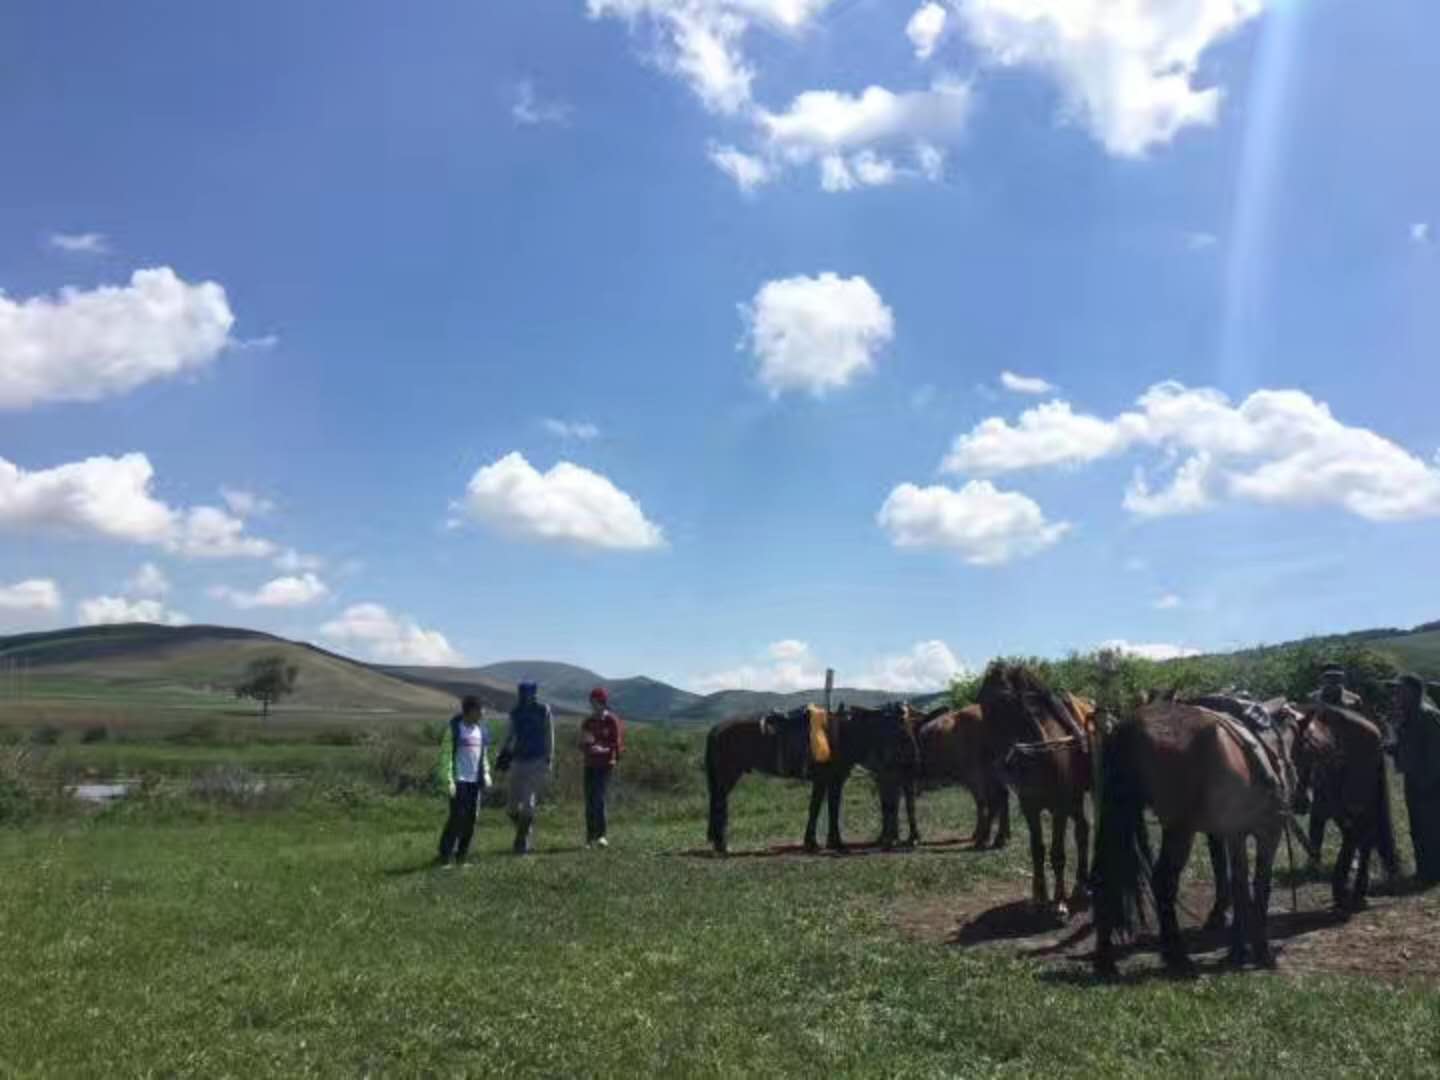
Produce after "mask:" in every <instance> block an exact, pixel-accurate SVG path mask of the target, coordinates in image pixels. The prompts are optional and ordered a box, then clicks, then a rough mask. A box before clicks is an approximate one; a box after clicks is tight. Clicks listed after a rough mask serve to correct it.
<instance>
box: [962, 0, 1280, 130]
mask: <svg viewBox="0 0 1440 1080" xmlns="http://www.w3.org/2000/svg"><path fill="white" fill-rule="evenodd" d="M1262 7H1263V0H958V9H957V13H958V16H959V21H960V24H961V26H962V27H963V28H964V31H965V33H966V34H967V35H968V36H969V38H970V40H971V41H972V42H973V43H974V44H975V45H976V46H977V47H978V48H979V49H981V50H982V51H983V52H984V53H985V54H986V55H987V56H988V57H989V59H990V60H991V61H992V62H994V63H996V64H1000V65H1003V66H1014V65H1024V66H1027V67H1034V68H1038V69H1040V70H1043V71H1045V72H1046V73H1048V74H1049V75H1050V77H1051V78H1053V79H1054V80H1055V82H1056V83H1057V84H1058V86H1059V88H1060V91H1061V94H1062V95H1063V98H1064V101H1065V113H1066V115H1067V117H1069V118H1072V119H1074V120H1076V121H1078V122H1079V123H1082V124H1083V125H1084V126H1085V127H1086V128H1087V129H1088V130H1089V131H1090V132H1091V134H1093V135H1094V137H1095V138H1096V139H1098V140H1099V141H1100V142H1101V143H1102V144H1103V145H1104V146H1105V148H1106V149H1107V150H1109V151H1110V152H1111V153H1112V154H1116V155H1120V156H1125V157H1136V156H1140V155H1143V154H1144V153H1145V152H1146V151H1147V150H1148V149H1150V148H1151V147H1152V146H1155V145H1157V144H1162V143H1167V142H1169V141H1170V140H1171V139H1173V138H1174V137H1175V135H1176V134H1177V133H1178V132H1179V131H1181V130H1182V129H1184V128H1186V127H1188V126H1190V125H1195V124H1199V125H1208V124H1213V123H1214V122H1215V118H1216V115H1217V113H1218V110H1219V107H1220V98H1221V90H1220V88H1219V87H1213V86H1212V87H1205V88H1197V87H1196V86H1195V85H1194V78H1195V75H1196V70H1197V68H1198V66H1199V62H1200V57H1201V55H1202V54H1203V53H1204V51H1205V50H1206V48H1208V47H1209V46H1210V45H1211V44H1213V43H1214V42H1216V41H1218V40H1220V39H1221V38H1223V37H1225V36H1226V35H1227V34H1230V33H1231V32H1233V31H1234V30H1236V29H1237V28H1239V27H1240V26H1241V25H1243V24H1244V23H1245V22H1247V21H1248V20H1250V19H1252V18H1254V17H1255V16H1257V15H1259V14H1260V12H1261V9H1262Z"/></svg>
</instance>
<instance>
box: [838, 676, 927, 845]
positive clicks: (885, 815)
mask: <svg viewBox="0 0 1440 1080" xmlns="http://www.w3.org/2000/svg"><path fill="white" fill-rule="evenodd" d="M896 716H898V717H900V718H901V720H903V722H904V723H905V726H906V728H907V729H908V730H909V732H910V735H911V738H912V740H914V745H913V752H907V753H902V754H899V755H896V756H894V757H893V758H892V759H891V760H889V761H872V762H862V763H861V764H864V765H865V766H866V768H867V769H869V771H870V772H871V773H872V774H874V777H875V786H876V789H877V790H878V791H879V794H880V838H879V840H878V841H877V843H878V844H879V846H880V847H882V848H885V849H887V850H889V849H890V848H894V847H899V846H900V805H899V804H900V798H901V796H903V797H904V799H905V814H906V817H907V818H908V820H909V825H910V836H909V838H908V839H907V840H906V841H905V846H906V847H915V846H917V845H918V844H919V843H920V827H919V825H918V824H917V823H916V820H915V785H916V780H917V778H918V775H919V771H920V749H919V742H918V735H919V730H920V727H921V725H922V724H923V723H924V721H925V715H924V714H922V713H921V712H920V711H919V710H918V709H915V708H914V707H912V706H910V705H908V704H906V703H905V702H902V701H894V702H891V703H890V704H888V705H882V706H881V707H879V708H870V707H868V706H864V705H841V706H840V709H839V711H837V713H836V718H837V720H839V721H846V720H848V721H852V722H861V723H866V724H876V723H880V722H882V721H886V720H889V721H893V720H894V718H895V717H896Z"/></svg>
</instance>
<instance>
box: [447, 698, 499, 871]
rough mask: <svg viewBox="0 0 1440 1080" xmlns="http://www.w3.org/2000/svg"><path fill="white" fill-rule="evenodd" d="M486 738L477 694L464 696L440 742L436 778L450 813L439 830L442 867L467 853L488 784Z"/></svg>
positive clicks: (463, 857) (455, 862) (487, 740)
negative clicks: (458, 709) (444, 795)
mask: <svg viewBox="0 0 1440 1080" xmlns="http://www.w3.org/2000/svg"><path fill="white" fill-rule="evenodd" d="M489 738H490V737H489V735H488V734H487V733H486V731H485V709H484V706H482V705H481V704H480V699H479V698H477V697H466V698H465V699H464V700H463V701H461V703H460V712H459V714H458V715H456V716H452V717H451V718H450V723H449V725H448V726H447V727H446V730H445V735H444V738H443V739H442V740H441V744H440V767H439V770H438V779H439V781H440V786H441V790H443V791H444V792H445V793H446V794H447V795H449V796H450V816H449V817H447V818H446V819H445V828H444V829H443V830H442V831H441V833H440V857H439V863H440V865H441V866H443V867H447V868H448V867H451V866H454V865H455V864H457V863H460V864H463V863H464V862H465V859H466V857H467V856H468V855H469V853H470V838H471V837H472V836H473V835H474V834H475V815H476V812H477V811H478V810H479V808H480V800H481V799H482V798H483V797H484V795H485V791H486V789H487V788H489V787H490V761H489V757H488V754H487V751H488V750H489Z"/></svg>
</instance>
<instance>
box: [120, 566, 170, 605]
mask: <svg viewBox="0 0 1440 1080" xmlns="http://www.w3.org/2000/svg"><path fill="white" fill-rule="evenodd" d="M125 588H126V590H127V591H128V592H130V593H131V594H133V595H135V596H156V597H158V596H165V595H166V594H168V593H169V592H170V579H169V578H167V577H166V576H165V572H164V571H163V570H161V569H160V568H159V567H158V566H156V565H155V564H154V563H151V562H147V563H143V564H142V565H141V567H140V569H139V570H136V571H135V576H134V577H132V578H131V579H130V580H129V581H127V582H126V583H125Z"/></svg>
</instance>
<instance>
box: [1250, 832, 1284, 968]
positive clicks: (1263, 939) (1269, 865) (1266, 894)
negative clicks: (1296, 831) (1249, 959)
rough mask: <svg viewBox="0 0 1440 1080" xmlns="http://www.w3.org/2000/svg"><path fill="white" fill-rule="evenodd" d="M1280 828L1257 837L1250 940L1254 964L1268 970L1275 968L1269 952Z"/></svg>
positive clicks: (1273, 956)
mask: <svg viewBox="0 0 1440 1080" xmlns="http://www.w3.org/2000/svg"><path fill="white" fill-rule="evenodd" d="M1281 828H1283V826H1277V827H1275V828H1273V829H1271V830H1269V831H1268V832H1267V833H1264V834H1257V835H1256V837H1255V888H1254V900H1253V901H1252V903H1251V914H1252V917H1253V918H1254V924H1253V925H1252V926H1251V927H1250V937H1251V941H1252V942H1253V944H1254V948H1255V963H1257V964H1259V965H1260V966H1261V967H1267V968H1272V967H1274V966H1275V954H1274V953H1272V952H1271V951H1270V882H1271V879H1272V878H1273V876H1274V873H1275V852H1276V850H1277V849H1278V848H1279V847H1280V829H1281Z"/></svg>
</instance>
